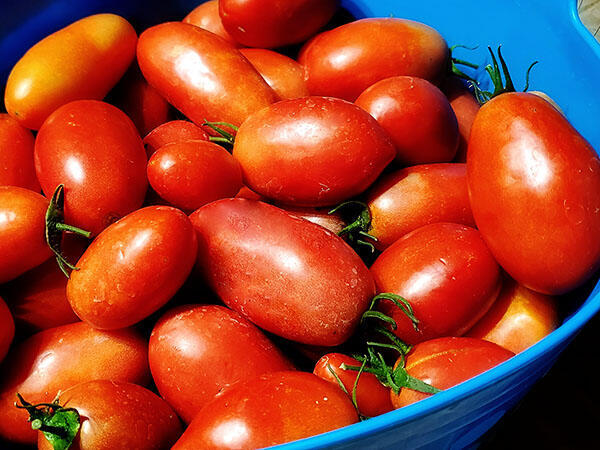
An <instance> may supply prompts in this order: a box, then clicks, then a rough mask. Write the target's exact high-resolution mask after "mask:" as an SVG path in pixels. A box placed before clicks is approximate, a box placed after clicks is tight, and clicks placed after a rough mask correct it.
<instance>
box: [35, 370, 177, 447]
mask: <svg viewBox="0 0 600 450" xmlns="http://www.w3.org/2000/svg"><path fill="white" fill-rule="evenodd" d="M25 400H27V399H25ZM60 404H61V405H65V407H68V408H75V409H76V410H77V412H78V413H79V417H80V424H81V428H79V433H78V435H77V436H76V437H75V440H74V441H73V444H72V445H71V447H69V448H70V450H98V449H117V448H123V449H136V450H146V449H148V450H151V449H161V448H170V446H171V445H173V444H174V443H175V441H177V439H178V438H179V436H181V433H182V431H183V430H182V429H181V423H180V422H179V419H178V418H177V414H175V411H173V409H172V408H171V407H170V406H169V405H168V404H167V402H165V401H164V400H163V399H162V398H160V397H159V396H157V395H156V394H154V393H153V392H150V391H149V390H147V389H145V388H143V387H141V386H137V385H135V384H131V383H125V382H122V381H109V380H94V381H88V382H84V383H80V384H78V385H77V386H73V387H72V388H69V389H67V390H66V391H64V392H61V395H60ZM38 449H39V450H54V446H53V445H52V444H51V443H50V442H49V441H48V440H47V439H46V438H45V437H44V435H43V434H42V432H38Z"/></svg>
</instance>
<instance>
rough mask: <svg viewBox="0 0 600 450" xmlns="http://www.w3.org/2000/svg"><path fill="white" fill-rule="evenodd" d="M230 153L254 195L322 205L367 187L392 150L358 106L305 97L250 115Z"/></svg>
mask: <svg viewBox="0 0 600 450" xmlns="http://www.w3.org/2000/svg"><path fill="white" fill-rule="evenodd" d="M233 155H234V156H235V157H236V159H237V160H238V161H239V162H240V164H241V166H242V171H243V174H244V181H245V183H246V184H247V185H248V187H249V188H250V189H252V190H254V191H256V192H258V193H259V194H261V195H264V196H265V197H267V198H271V199H274V200H277V201H278V202H281V203H285V204H290V205H295V206H327V205H334V204H336V203H339V202H341V201H343V200H346V199H348V198H350V197H353V196H355V195H357V194H360V193H361V192H362V191H364V190H365V189H366V188H367V187H369V185H370V184H371V183H373V181H375V179H376V178H377V177H378V176H379V174H380V173H381V172H382V171H383V169H384V168H385V167H386V166H387V165H388V164H389V163H390V162H391V161H392V159H393V158H394V155H395V150H394V147H393V145H392V143H391V141H390V140H389V137H388V136H387V134H386V133H385V131H384V130H383V129H382V128H381V127H380V126H379V125H378V124H377V122H376V121H375V119H373V118H372V117H371V116H370V115H369V114H368V113H366V112H365V111H363V110H362V109H360V108H359V107H357V106H355V105H353V104H351V103H348V102H346V101H344V100H339V99H334V98H325V97H306V98H300V99H295V100H285V101H281V102H279V103H276V104H274V105H271V106H270V107H268V108H265V109H263V110H261V111H259V112H257V113H255V114H253V115H252V116H250V117H249V118H248V120H246V122H244V124H243V125H242V126H241V127H240V129H239V131H238V133H237V136H236V139H235V144H234V147H233ZM298 174H302V176H298Z"/></svg>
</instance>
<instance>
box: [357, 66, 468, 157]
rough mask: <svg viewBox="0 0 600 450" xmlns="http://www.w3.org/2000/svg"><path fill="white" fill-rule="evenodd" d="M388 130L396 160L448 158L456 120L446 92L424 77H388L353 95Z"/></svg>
mask: <svg viewBox="0 0 600 450" xmlns="http://www.w3.org/2000/svg"><path fill="white" fill-rule="evenodd" d="M356 104H357V105H358V106H360V107H361V108H362V109H364V110H365V111H367V112H368V113H369V114H371V115H372V116H373V117H375V119H377V122H379V125H381V126H382V127H383V129H384V130H385V131H387V132H388V133H389V135H390V136H391V137H392V141H393V142H394V146H395V147H396V152H397V154H396V161H397V162H398V163H400V164H402V165H408V166H412V165H415V164H426V163H435V162H448V161H451V160H452V158H454V155H455V154H456V149H457V148H458V138H459V135H458V123H457V122H456V116H455V115H454V111H452V107H451V106H450V103H449V102H448V99H447V98H446V96H445V95H444V94H443V93H442V91H440V90H439V89H438V88H437V87H435V86H434V85H433V84H431V83H430V82H429V81H427V80H423V79H421V78H415V77H406V76H403V77H392V78H386V79H385V80H381V81H378V82H377V83H375V84H374V85H372V86H371V87H369V88H368V89H367V90H365V91H364V92H363V93H362V94H360V96H359V97H358V98H357V99H356Z"/></svg>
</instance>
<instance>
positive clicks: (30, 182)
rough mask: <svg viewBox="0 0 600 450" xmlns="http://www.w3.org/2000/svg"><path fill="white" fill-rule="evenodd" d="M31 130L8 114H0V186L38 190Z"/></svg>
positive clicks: (38, 184)
mask: <svg viewBox="0 0 600 450" xmlns="http://www.w3.org/2000/svg"><path fill="white" fill-rule="evenodd" d="M33 145H34V140H33V136H32V134H31V132H30V131H29V130H28V129H26V128H24V127H22V126H21V125H20V124H19V122H18V121H17V120H16V119H14V118H12V117H11V116H9V115H8V114H0V186H19V187H22V188H25V189H30V190H32V191H35V192H40V190H41V188H40V183H39V182H38V180H37V177H36V176H35V166H34V164H33Z"/></svg>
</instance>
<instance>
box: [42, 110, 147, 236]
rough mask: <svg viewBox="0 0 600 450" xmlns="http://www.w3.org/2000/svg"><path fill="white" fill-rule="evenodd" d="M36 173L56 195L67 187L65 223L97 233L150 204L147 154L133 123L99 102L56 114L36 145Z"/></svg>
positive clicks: (117, 111)
mask: <svg viewBox="0 0 600 450" xmlns="http://www.w3.org/2000/svg"><path fill="white" fill-rule="evenodd" d="M34 155H35V169H36V172H37V176H38V179H39V180H40V184H41V185H42V189H43V190H44V193H45V194H46V196H47V197H49V196H51V195H52V193H53V192H54V190H55V189H56V187H57V186H58V185H59V184H64V186H65V190H64V192H65V221H66V223H68V224H70V225H74V226H76V227H79V228H83V229H84V230H87V231H90V232H92V234H94V235H96V234H98V233H100V232H101V231H102V230H103V229H104V228H106V227H107V226H108V225H110V224H111V223H112V222H114V221H115V220H117V219H119V218H120V217H122V216H124V215H126V214H128V213H130V212H131V211H134V210H136V209H138V208H139V207H140V206H141V205H142V202H143V201H144V196H145V194H146V188H147V186H148V181H147V179H146V163H147V161H146V155H145V153H144V148H143V145H142V140H141V139H140V136H139V134H138V132H137V130H136V128H135V126H134V125H133V122H131V120H130V119H129V118H128V117H127V116H126V115H125V113H123V112H122V111H121V110H119V109H117V108H115V107H114V106H112V105H109V104H108V103H104V102H100V101H96V100H78V101H75V102H71V103H68V104H66V105H63V106H61V107H60V108H59V109H57V110H56V111H54V112H53V113H52V114H51V115H50V116H49V117H48V119H47V120H46V121H45V122H44V125H42V127H41V128H40V131H39V132H38V135H37V138H36V141H35V154H34Z"/></svg>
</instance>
